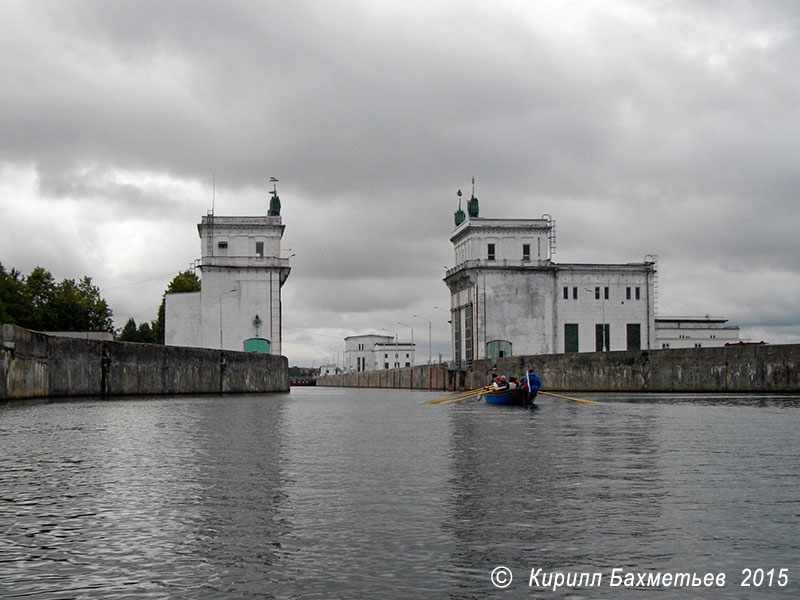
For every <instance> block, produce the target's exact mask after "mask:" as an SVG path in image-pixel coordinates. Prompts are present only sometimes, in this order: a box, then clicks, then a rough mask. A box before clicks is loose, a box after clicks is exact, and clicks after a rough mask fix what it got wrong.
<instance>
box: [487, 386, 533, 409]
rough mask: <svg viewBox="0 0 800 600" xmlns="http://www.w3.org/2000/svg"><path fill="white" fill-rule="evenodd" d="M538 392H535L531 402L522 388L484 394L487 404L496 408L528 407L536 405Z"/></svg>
mask: <svg viewBox="0 0 800 600" xmlns="http://www.w3.org/2000/svg"><path fill="white" fill-rule="evenodd" d="M538 392H539V390H533V395H532V397H531V399H530V401H529V400H528V398H527V394H526V393H525V390H523V389H520V388H514V389H504V390H502V389H501V390H492V391H487V392H484V393H483V399H484V401H485V402H486V404H494V405H496V406H528V405H530V404H533V403H534V401H535V399H536V394H537V393H538Z"/></svg>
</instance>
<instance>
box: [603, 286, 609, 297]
mask: <svg viewBox="0 0 800 600" xmlns="http://www.w3.org/2000/svg"><path fill="white" fill-rule="evenodd" d="M603 298H605V299H606V300H608V286H606V287H605V288H603Z"/></svg>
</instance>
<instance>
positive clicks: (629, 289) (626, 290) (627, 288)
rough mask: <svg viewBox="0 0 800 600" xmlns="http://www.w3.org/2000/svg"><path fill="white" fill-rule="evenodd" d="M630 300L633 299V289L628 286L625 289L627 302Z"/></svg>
mask: <svg viewBox="0 0 800 600" xmlns="http://www.w3.org/2000/svg"><path fill="white" fill-rule="evenodd" d="M630 299H631V288H630V286H628V287H626V288H625V300H630Z"/></svg>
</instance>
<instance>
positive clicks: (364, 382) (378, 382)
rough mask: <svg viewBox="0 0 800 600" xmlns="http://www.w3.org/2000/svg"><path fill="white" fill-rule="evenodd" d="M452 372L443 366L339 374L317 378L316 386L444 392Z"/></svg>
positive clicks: (451, 379) (448, 386) (449, 384)
mask: <svg viewBox="0 0 800 600" xmlns="http://www.w3.org/2000/svg"><path fill="white" fill-rule="evenodd" d="M453 377H454V372H453V371H448V370H447V369H446V368H445V365H442V364H435V365H420V366H416V367H406V368H402V369H387V370H385V371H366V372H364V373H341V374H339V375H325V376H324V377H317V385H328V386H332V387H370V388H408V389H415V390H446V389H451V388H452V386H453Z"/></svg>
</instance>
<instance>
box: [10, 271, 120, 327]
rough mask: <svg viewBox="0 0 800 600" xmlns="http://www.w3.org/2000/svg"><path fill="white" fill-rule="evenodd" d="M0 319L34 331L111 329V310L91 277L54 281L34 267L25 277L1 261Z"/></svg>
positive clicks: (47, 274) (47, 273)
mask: <svg viewBox="0 0 800 600" xmlns="http://www.w3.org/2000/svg"><path fill="white" fill-rule="evenodd" d="M0 320H2V321H4V322H8V323H13V324H15V325H19V326H20V327H26V328H27V329H33V330H36V331H113V330H114V327H113V322H112V312H111V309H110V308H109V306H108V303H107V302H106V301H105V300H104V299H103V298H102V297H101V296H100V290H99V289H98V288H97V287H96V286H95V285H93V284H92V280H91V278H90V277H84V278H83V279H81V280H80V282H79V283H75V280H73V279H65V280H64V281H62V282H61V283H58V284H57V283H56V281H55V279H54V278H53V276H52V274H51V273H50V272H49V271H47V270H46V269H44V268H42V267H36V268H35V269H34V270H33V271H31V274H30V275H28V277H22V276H21V275H20V273H19V271H17V270H15V269H12V270H11V272H10V273H9V272H6V270H5V268H4V267H3V266H2V265H0Z"/></svg>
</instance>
